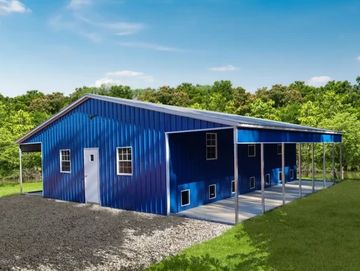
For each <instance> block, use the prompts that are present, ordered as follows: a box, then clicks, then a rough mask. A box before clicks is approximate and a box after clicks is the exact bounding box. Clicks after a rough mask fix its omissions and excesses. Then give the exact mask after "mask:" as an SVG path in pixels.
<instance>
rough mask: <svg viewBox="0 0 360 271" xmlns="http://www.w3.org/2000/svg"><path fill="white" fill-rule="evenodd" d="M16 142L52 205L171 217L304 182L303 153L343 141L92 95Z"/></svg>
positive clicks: (307, 130) (319, 132) (313, 131)
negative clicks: (36, 159)
mask: <svg viewBox="0 0 360 271" xmlns="http://www.w3.org/2000/svg"><path fill="white" fill-rule="evenodd" d="M17 142H18V144H19V145H20V157H21V153H22V152H34V151H37V152H41V154H42V169H43V170H42V172H43V196H44V197H46V198H54V199H60V200H65V201H75V202H94V203H98V204H100V205H102V206H108V207H113V208H120V209H127V210H134V211H141V212H148V213H155V214H169V213H177V212H180V211H182V210H185V209H188V208H192V207H195V206H199V205H202V204H206V203H210V202H214V201H217V200H220V199H224V198H228V197H231V196H233V195H235V194H238V193H247V192H249V191H252V190H255V189H260V188H262V186H261V184H262V183H263V185H264V186H271V185H274V184H278V183H279V182H280V180H281V179H282V178H283V177H284V178H285V181H290V180H293V179H296V177H297V176H296V144H297V143H311V142H323V143H334V142H341V133H338V132H334V131H328V130H323V129H317V128H312V127H305V126H300V125H295V124H288V123H282V122H276V121H269V120H262V119H257V118H251V117H244V116H238V115H231V114H224V113H218V112H210V111H202V110H194V109H189V108H181V107H174V106H166V105H159V104H151V103H145V102H140V101H136V100H126V99H119V98H113V97H106V96H99V95H92V94H88V95H85V96H83V97H82V98H80V99H79V100H77V101H75V102H74V103H73V104H71V105H69V106H68V107H66V108H64V109H63V110H62V111H61V112H59V113H58V114H56V115H55V116H53V117H52V118H50V119H49V120H47V121H46V122H44V123H43V124H41V125H40V126H38V127H37V128H35V129H34V130H32V131H30V132H29V133H28V134H26V135H25V136H24V137H22V138H21V139H19V140H18V141H17ZM285 146H286V147H285ZM282 157H285V158H284V164H282ZM261 160H262V161H263V162H262V163H261ZM282 169H284V172H285V174H284V176H283V175H282V173H281V172H282ZM236 188H238V189H236Z"/></svg>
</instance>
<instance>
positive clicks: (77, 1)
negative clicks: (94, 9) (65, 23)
mask: <svg viewBox="0 0 360 271" xmlns="http://www.w3.org/2000/svg"><path fill="white" fill-rule="evenodd" d="M91 4H92V0H70V2H69V4H68V6H67V7H68V8H69V9H81V8H83V7H86V6H89V5H91Z"/></svg>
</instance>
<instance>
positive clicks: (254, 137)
mask: <svg viewBox="0 0 360 271" xmlns="http://www.w3.org/2000/svg"><path fill="white" fill-rule="evenodd" d="M230 129H231V128H230ZM215 131H216V130H213V131H210V132H215ZM218 131H219V130H218ZM228 131H229V130H228ZM232 131H233V134H232V136H230V137H229V136H228V137H227V139H229V138H232V139H233V150H232V153H233V159H232V161H233V182H234V186H235V188H234V193H233V195H232V196H231V197H228V198H224V199H219V200H217V201H215V202H209V203H205V204H202V205H200V206H196V207H193V208H189V209H187V210H179V212H178V215H180V216H186V217H191V218H198V219H204V220H209V221H216V222H223V223H228V224H234V223H235V224H236V223H238V222H239V221H243V220H245V219H248V218H250V217H253V216H255V215H258V214H262V213H264V212H266V211H268V210H271V209H273V208H276V207H278V206H282V205H285V204H286V203H289V202H291V201H293V200H295V199H298V198H301V197H303V196H306V195H308V194H311V193H314V192H316V191H318V190H322V189H325V188H327V187H329V186H331V185H333V184H334V183H335V181H336V180H335V176H336V174H335V172H336V169H335V165H336V164H335V150H336V148H338V153H339V159H338V163H339V172H340V178H341V179H343V168H342V144H341V139H342V134H341V133H339V132H335V131H329V130H323V129H316V128H312V127H306V126H296V125H295V127H294V126H292V127H286V125H284V123H278V126H277V125H274V123H273V126H272V127H271V128H270V129H269V128H268V127H266V128H265V127H259V126H258V125H257V126H249V125H241V124H240V125H238V126H235V127H233V128H232ZM194 132H199V131H194ZM175 133H176V134H178V135H179V132H175ZM186 133H189V132H188V131H187V132H186ZM172 134H173V133H172ZM180 134H181V132H180ZM220 135H221V134H220ZM189 138H190V137H189ZM184 141H185V142H186V140H184ZM189 144H190V143H189ZM316 144H319V145H321V146H322V149H323V155H322V156H323V157H322V165H323V168H322V173H323V176H322V178H321V181H320V180H316V179H315V146H316ZM190 145H191V144H190ZM192 145H193V146H192V147H193V148H195V146H196V145H194V144H192ZM242 145H248V146H249V145H256V146H258V147H259V149H260V155H259V157H260V160H258V161H254V163H256V167H257V168H258V169H259V176H260V177H261V178H260V181H261V188H260V187H259V188H260V189H257V190H255V191H251V192H249V193H241V194H240V190H241V189H239V185H240V183H239V182H240V180H239V175H240V176H241V174H242V172H241V171H240V172H239V168H240V170H241V165H242V164H241V157H242V155H243V154H241V153H239V148H240V146H242ZM266 145H279V146H280V147H281V150H280V152H281V153H280V154H281V166H280V168H279V173H280V174H279V180H280V183H279V184H276V185H274V186H270V187H266V181H265V180H266V172H265V166H266V165H267V163H270V162H271V161H269V160H268V158H266V155H267V153H266V152H267V149H268V148H265V146H266ZM326 145H330V146H331V150H332V151H331V172H332V177H331V178H330V179H327V177H326V175H327V161H326ZM290 147H292V148H293V149H294V150H295V152H294V159H295V160H296V161H295V163H296V168H295V172H296V173H297V174H296V178H294V179H292V180H291V181H290V180H289V179H288V178H287V177H286V175H287V174H288V173H289V167H288V166H286V161H287V159H288V158H287V157H286V150H287V148H290ZM304 147H307V148H308V149H309V150H310V153H311V168H312V170H311V176H310V180H309V179H306V180H303V176H302V155H303V154H302V153H303V148H304ZM228 154H230V153H228ZM170 168H171V167H170ZM242 169H244V168H243V167H242ZM260 171H261V173H260ZM170 172H171V175H174V176H176V174H173V172H172V170H170ZM282 173H284V174H282ZM183 189H185V188H183ZM193 190H194V191H195V193H197V192H198V193H199V192H200V193H203V192H202V191H200V190H198V191H197V190H195V189H193ZM197 195H200V194H197Z"/></svg>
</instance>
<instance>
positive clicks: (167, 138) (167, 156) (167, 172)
mask: <svg viewBox="0 0 360 271" xmlns="http://www.w3.org/2000/svg"><path fill="white" fill-rule="evenodd" d="M165 159H166V214H167V215H170V211H171V206H170V204H171V202H170V146H169V134H166V133H165Z"/></svg>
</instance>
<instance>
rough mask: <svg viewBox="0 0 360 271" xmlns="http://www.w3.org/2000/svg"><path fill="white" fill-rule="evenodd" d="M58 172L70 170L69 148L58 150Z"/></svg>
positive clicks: (68, 171)
mask: <svg viewBox="0 0 360 271" xmlns="http://www.w3.org/2000/svg"><path fill="white" fill-rule="evenodd" d="M60 172H61V173H70V172H71V153H70V150H60Z"/></svg>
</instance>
